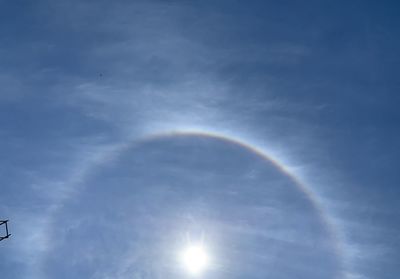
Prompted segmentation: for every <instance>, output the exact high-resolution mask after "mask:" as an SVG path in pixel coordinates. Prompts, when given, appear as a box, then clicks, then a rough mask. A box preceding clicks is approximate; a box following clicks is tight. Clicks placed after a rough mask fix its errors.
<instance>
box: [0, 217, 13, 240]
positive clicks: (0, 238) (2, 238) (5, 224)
mask: <svg viewBox="0 0 400 279" xmlns="http://www.w3.org/2000/svg"><path fill="white" fill-rule="evenodd" d="M7 223H8V220H0V226H5V227H6V234H5V235H4V236H0V241H2V240H4V239H6V238H9V237H10V235H11V234H9V233H8V224H7Z"/></svg>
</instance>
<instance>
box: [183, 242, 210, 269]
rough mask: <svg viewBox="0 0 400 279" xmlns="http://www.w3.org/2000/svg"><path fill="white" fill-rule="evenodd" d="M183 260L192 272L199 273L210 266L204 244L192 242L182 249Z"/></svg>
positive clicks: (185, 266) (186, 267) (184, 264)
mask: <svg viewBox="0 0 400 279" xmlns="http://www.w3.org/2000/svg"><path fill="white" fill-rule="evenodd" d="M181 261H182V264H183V267H184V268H185V269H186V270H187V271H188V272H189V273H190V274H192V275H199V274H201V273H202V272H203V271H204V270H205V269H206V268H207V267H208V264H209V257H208V255H207V251H206V249H205V247H204V246H203V245H201V244H198V245H194V244H192V245H189V246H188V247H186V248H185V249H184V250H183V251H182V255H181Z"/></svg>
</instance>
